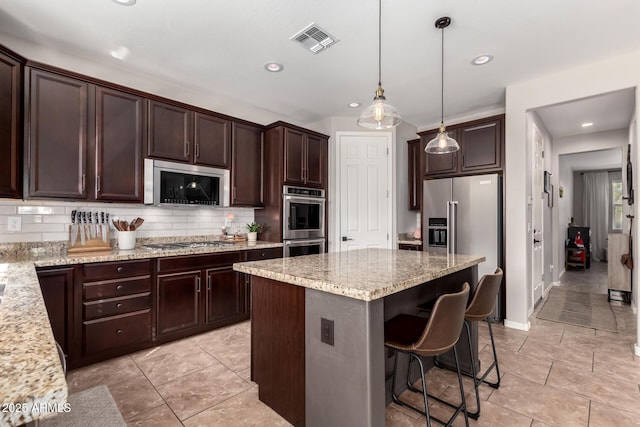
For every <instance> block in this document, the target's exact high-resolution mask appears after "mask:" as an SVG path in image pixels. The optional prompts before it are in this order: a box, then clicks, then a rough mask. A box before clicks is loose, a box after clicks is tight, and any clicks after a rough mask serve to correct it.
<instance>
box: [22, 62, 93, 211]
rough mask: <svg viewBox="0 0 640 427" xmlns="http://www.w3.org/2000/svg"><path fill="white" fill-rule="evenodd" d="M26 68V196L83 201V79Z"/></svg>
mask: <svg viewBox="0 0 640 427" xmlns="http://www.w3.org/2000/svg"><path fill="white" fill-rule="evenodd" d="M27 69H28V75H29V87H28V90H29V98H28V99H29V126H28V129H29V135H28V136H27V138H28V146H27V149H28V160H29V164H28V168H29V191H28V196H29V197H36V198H41V197H42V198H63V199H86V197H87V176H86V174H87V171H86V167H87V140H88V134H89V130H88V126H89V123H88V122H89V114H90V113H89V83H87V82H84V81H81V80H78V79H74V78H70V77H65V76H62V75H59V74H55V73H51V72H48V71H44V70H39V69H36V68H30V67H27Z"/></svg>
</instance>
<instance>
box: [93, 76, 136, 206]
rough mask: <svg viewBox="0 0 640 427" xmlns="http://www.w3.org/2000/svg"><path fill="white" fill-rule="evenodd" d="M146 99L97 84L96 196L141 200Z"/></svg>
mask: <svg viewBox="0 0 640 427" xmlns="http://www.w3.org/2000/svg"><path fill="white" fill-rule="evenodd" d="M144 135H145V120H144V100H143V98H141V97H139V96H135V95H131V94H128V93H125V92H121V91H119V90H115V89H107V88H103V87H100V86H97V87H96V140H95V160H96V162H95V168H96V173H95V199H96V200H107V201H130V202H141V201H142V198H143V182H142V177H143V172H142V145H143V143H144Z"/></svg>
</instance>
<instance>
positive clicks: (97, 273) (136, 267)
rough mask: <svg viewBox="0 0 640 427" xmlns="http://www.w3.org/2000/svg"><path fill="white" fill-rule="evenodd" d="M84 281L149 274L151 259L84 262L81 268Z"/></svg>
mask: <svg viewBox="0 0 640 427" xmlns="http://www.w3.org/2000/svg"><path fill="white" fill-rule="evenodd" d="M82 273H83V277H84V281H85V282H92V281H94V280H107V279H119V278H121V277H132V276H145V275H148V274H151V261H150V260H148V259H145V260H141V261H116V262H100V263H95V264H85V265H84V266H83V269H82Z"/></svg>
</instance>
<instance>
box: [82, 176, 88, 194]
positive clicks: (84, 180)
mask: <svg viewBox="0 0 640 427" xmlns="http://www.w3.org/2000/svg"><path fill="white" fill-rule="evenodd" d="M86 178H87V176H86V175H85V174H82V192H83V193H84V188H85V182H86Z"/></svg>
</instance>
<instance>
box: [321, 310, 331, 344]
mask: <svg viewBox="0 0 640 427" xmlns="http://www.w3.org/2000/svg"><path fill="white" fill-rule="evenodd" d="M320 341H322V342H323V343H325V344H329V345H330V346H333V320H329V319H325V318H324V317H321V318H320Z"/></svg>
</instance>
